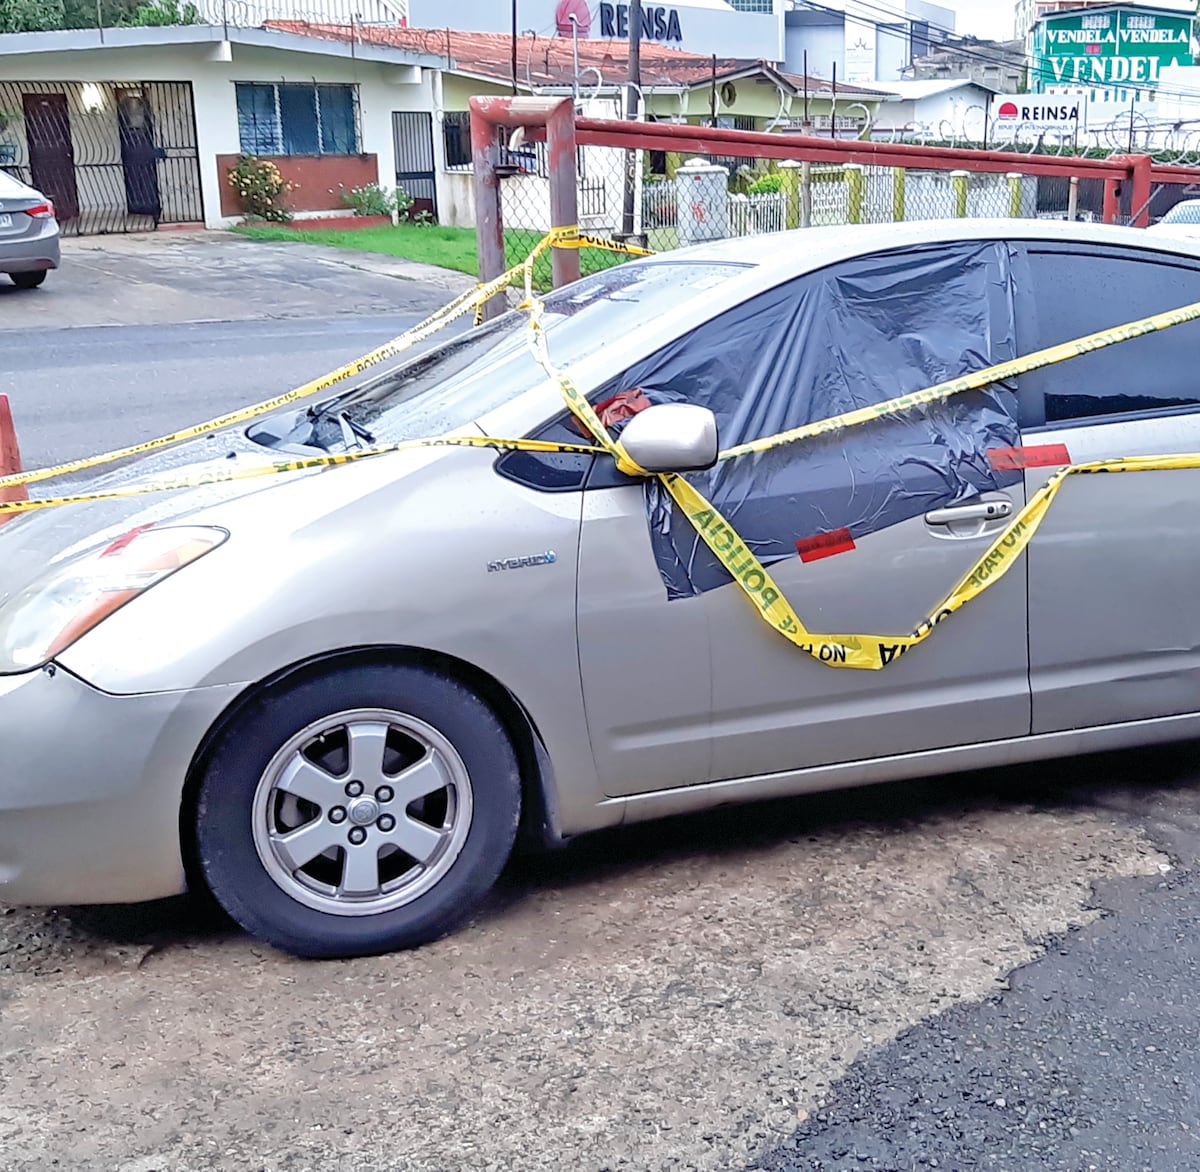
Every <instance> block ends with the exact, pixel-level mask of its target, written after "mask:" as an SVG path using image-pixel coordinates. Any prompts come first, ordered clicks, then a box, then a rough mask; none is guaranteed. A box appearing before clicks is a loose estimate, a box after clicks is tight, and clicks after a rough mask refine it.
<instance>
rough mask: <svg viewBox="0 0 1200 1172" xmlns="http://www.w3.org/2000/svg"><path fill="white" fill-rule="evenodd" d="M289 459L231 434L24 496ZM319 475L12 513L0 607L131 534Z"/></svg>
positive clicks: (3, 546)
mask: <svg viewBox="0 0 1200 1172" xmlns="http://www.w3.org/2000/svg"><path fill="white" fill-rule="evenodd" d="M304 454H305V455H310V456H319V455H321V452H319V451H318V450H316V449H312V450H311V451H310V450H308V449H305V452H304ZM288 458H291V453H286V452H280V451H275V450H272V449H270V448H265V447H263V446H262V445H261V444H256V443H254V442H253V441H252V440H250V439H247V438H246V436H245V434H244V433H243V432H242V431H241V430H240V429H237V428H231V429H228V430H225V431H220V432H215V433H212V434H210V435H207V436H203V437H201V438H199V439H195V440H189V441H186V442H184V443H180V444H175V445H172V446H171V447H169V448H163V449H161V450H159V451H155V452H149V453H146V454H145V455H142V456H136V457H131V458H130V459H128V460H125V461H122V462H121V463H120V464H118V465H110V466H105V467H100V468H97V469H96V471H95V472H94V473H92V474H89V473H87V472H85V473H82V474H77V475H75V476H71V477H62V478H56V479H54V480H46V481H41V482H39V483H36V484H31V485H30V486H29V487H30V496H33V497H36V498H42V499H45V498H49V497H52V496H60V495H61V496H78V495H82V494H85V493H96V492H111V491H113V490H115V489H127V488H136V487H137V486H138V485H140V484H144V483H146V482H149V481H154V480H159V479H169V478H171V477H176V476H180V475H181V474H183V473H185V472H186V474H187V476H188V477H189V478H192V477H203V476H204V475H205V474H209V475H214V476H215V475H218V474H219V475H223V476H224V475H228V473H229V472H230V470H231V469H237V470H252V469H254V468H265V467H268V466H270V465H272V464H275V463H277V462H279V461H280V460H286V459H288ZM320 471H321V469H306V470H302V471H299V472H287V473H281V474H276V475H270V476H262V477H255V478H251V479H246V480H222V481H220V482H216V483H208V484H202V485H198V486H197V487H194V488H183V489H178V490H175V491H171V492H155V493H147V494H144V495H138V496H130V497H122V498H117V499H114V500H108V501H83V502H79V503H77V504H69V505H61V506H55V507H53V508H48V509H40V510H37V511H35V512H30V513H21V514H18V515H17V516H15V517H13V518H12V519H10V520H9V521H7V522H5V523H4V524H3V525H0V602H3V600H4V599H5V598H7V597H9V596H10V595H11V594H12V593H14V592H15V591H17V590H20V589H22V588H23V587H24V586H26V585H27V584H28V583H29V582H31V581H32V580H33V579H34V578H36V577H37V576H38V574H40V573H41V572H42V570H43V569H45V567H46V566H47V565H48V564H50V563H52V562H56V561H60V560H61V559H62V558H65V557H69V556H70V555H71V554H73V553H76V552H79V551H81V550H83V549H87V548H90V547H91V546H94V545H98V544H100V543H102V542H105V541H111V540H113V539H115V538H116V537H119V536H120V535H121V534H122V533H125V532H128V530H130V529H132V528H136V527H137V526H140V525H149V524H154V523H161V522H163V521H167V520H181V519H183V518H185V517H187V516H189V515H190V514H193V513H195V512H196V511H197V510H200V509H206V508H209V507H211V506H212V505H215V504H219V503H221V502H222V501H226V500H230V499H232V498H234V497H245V496H249V495H252V494H256V493H261V492H267V491H271V490H273V489H277V488H278V487H280V486H281V485H282V484H284V483H286V482H290V481H292V480H295V479H296V478H298V477H303V476H312V475H316V474H317V473H318V472H320Z"/></svg>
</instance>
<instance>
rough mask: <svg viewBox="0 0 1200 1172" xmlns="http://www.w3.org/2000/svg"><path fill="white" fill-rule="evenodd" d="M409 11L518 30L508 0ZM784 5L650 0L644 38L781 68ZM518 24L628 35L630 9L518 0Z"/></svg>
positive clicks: (597, 35)
mask: <svg viewBox="0 0 1200 1172" xmlns="http://www.w3.org/2000/svg"><path fill="white" fill-rule="evenodd" d="M320 2H325V0H320ZM407 5H408V24H409V26H410V27H412V28H424V29H447V28H448V29H452V30H453V31H455V32H481V33H508V34H511V32H512V8H511V6H510V5H509V4H507V3H504V2H503V0H407ZM783 7H784V6H783V0H769V3H767V4H757V3H756V4H754V5H753V6H750V7H745V8H743V7H741V6H740V5H739V6H735V5H732V4H728V3H726V2H725V0H671V2H670V3H660V2H659V0H644V3H643V5H642V40H643V41H644V42H646V43H648V44H659V45H663V46H664V47H667V48H672V49H679V50H681V51H683V52H686V53H697V54H700V55H701V56H711V55H712V54H714V53H715V54H717V55H718V56H720V57H747V58H754V59H756V60H763V61H775V62H778V61H782V60H783ZM310 19H311V18H310ZM517 19H518V21H519V24H520V28H519V29H518V30H517V31H518V33H520V34H522V35H529V36H536V37H539V38H541V37H557V38H562V39H564V40H567V41H570V40H572V39H574V38H578V39H579V40H581V41H587V40H606V39H614V40H627V39H628V36H629V5H628V4H627V3H621V2H618V0H520V4H519V6H518V9H517Z"/></svg>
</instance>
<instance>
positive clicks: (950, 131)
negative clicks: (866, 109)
mask: <svg viewBox="0 0 1200 1172" xmlns="http://www.w3.org/2000/svg"><path fill="white" fill-rule="evenodd" d="M883 88H885V89H886V90H887V91H888V93H889V95H890V96H889V97H888V98H887V99H886V100H885V101H884V102H883V104H882V105H881V106H880V107H879V112H878V114H877V115H876V119H875V124H874V126H873V127H872V136H873V137H875V138H884V139H890V138H896V139H900V138H927V139H937V140H939V141H953V140H959V141H963V140H966V141H970V142H982V141H983V140H984V138H985V137H986V120H987V116H988V108H989V103H990V102H991V100H992V95H993V94H994V93H995V92H996V91H995V90H993V89H992V88H991V87H990V86H986V85H981V84H979V83H978V82H974V81H889V82H888V83H887V85H886V86H885V87H883Z"/></svg>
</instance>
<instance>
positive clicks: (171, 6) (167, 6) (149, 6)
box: [126, 0, 200, 28]
mask: <svg viewBox="0 0 1200 1172" xmlns="http://www.w3.org/2000/svg"><path fill="white" fill-rule="evenodd" d="M126 23H128V24H132V25H138V26H140V27H142V28H147V27H155V26H161V25H168V24H199V23H200V13H199V11H198V10H197V8H196V6H195V5H194V4H192V3H190V2H188V0H185V2H184V3H182V4H181V3H180V0H149V3H146V4H142V5H140V6H139V8H138V10H137V11H136V12H135V13H134V14H133V16H132V18H131V19H130V20H128V21H127V22H126Z"/></svg>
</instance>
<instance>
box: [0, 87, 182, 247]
mask: <svg viewBox="0 0 1200 1172" xmlns="http://www.w3.org/2000/svg"><path fill="white" fill-rule="evenodd" d="M0 110H3V111H6V112H10V113H8V114H7V115H6V117H4V118H3V119H2V120H0V169H2V170H5V171H8V172H9V173H10V174H12V175H15V176H16V178H18V179H20V180H21V181H22V182H24V183H28V184H29V185H30V186H32V187H36V188H37V189H38V190H39V191H41V192H43V193H44V194H45V195H46V196H47V197H48V198H49V199H50V200H51V201H52V202H53V204H54V207H55V210H56V212H57V215H58V220H59V223H60V224H61V225H62V229H63V231H64V233H67V234H69V235H79V236H83V235H93V234H97V233H105V232H144V231H149V230H151V229H154V228H156V227H158V225H159V224H160V223H164V222H165V223H203V221H204V204H203V201H202V198H201V194H200V157H199V152H198V150H197V145H196V119H195V112H194V108H193V103H192V87H191V83H190V82H118V81H111V82H54V81H31V82H20V81H9V82H0Z"/></svg>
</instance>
